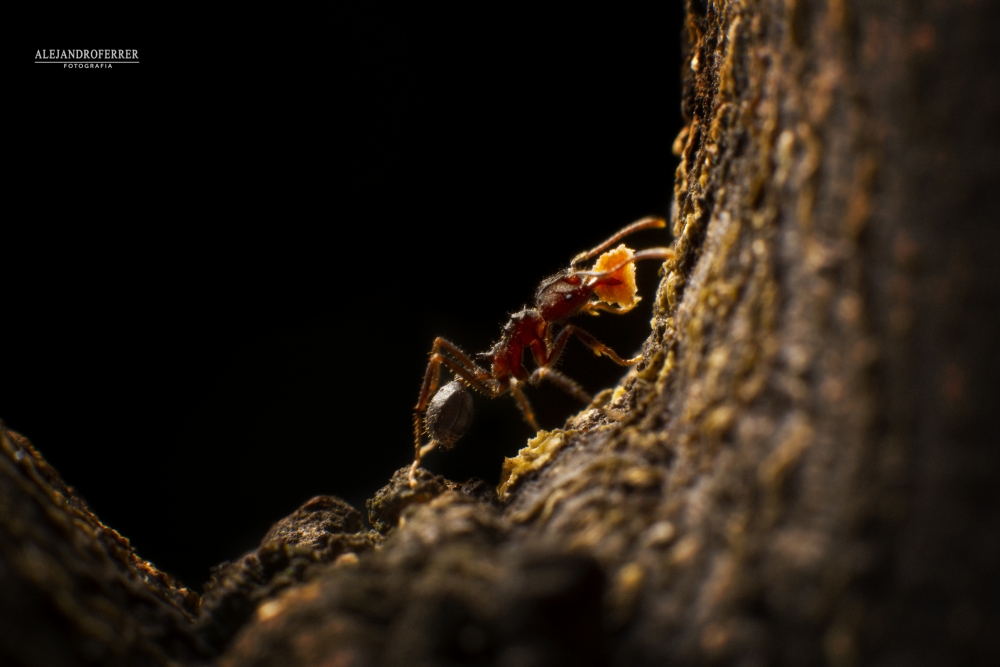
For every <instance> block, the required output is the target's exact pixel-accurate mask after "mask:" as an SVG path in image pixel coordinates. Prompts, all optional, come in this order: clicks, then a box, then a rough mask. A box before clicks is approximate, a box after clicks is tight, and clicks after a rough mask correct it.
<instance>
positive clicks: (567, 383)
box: [528, 366, 592, 403]
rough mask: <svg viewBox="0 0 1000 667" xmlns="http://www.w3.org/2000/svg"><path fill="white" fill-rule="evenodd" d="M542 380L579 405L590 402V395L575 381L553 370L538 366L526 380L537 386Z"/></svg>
mask: <svg viewBox="0 0 1000 667" xmlns="http://www.w3.org/2000/svg"><path fill="white" fill-rule="evenodd" d="M542 380H548V381H549V382H551V383H552V384H554V385H555V386H557V387H559V388H560V389H562V390H563V391H565V392H566V393H567V394H569V395H570V396H572V397H573V398H575V399H576V400H578V401H580V402H581V403H590V401H591V400H592V399H591V396H590V394H588V393H587V392H585V391H584V390H583V387H581V386H580V384H579V383H578V382H577V381H576V380H572V379H570V378H568V377H566V376H565V375H563V374H562V373H560V372H559V371H557V370H556V369H554V368H549V367H548V366H539V367H538V368H536V369H535V372H534V373H532V374H531V377H530V378H528V382H530V383H531V384H537V383H538V382H540V381H542Z"/></svg>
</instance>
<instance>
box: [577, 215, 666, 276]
mask: <svg viewBox="0 0 1000 667" xmlns="http://www.w3.org/2000/svg"><path fill="white" fill-rule="evenodd" d="M666 226H667V221H666V220H664V219H663V218H656V217H652V216H650V217H648V218H643V219H642V220H636V221H635V222H633V223H632V224H631V225H629V226H628V227H625V228H624V229H622V230H620V231H619V232H618V233H617V234H615V235H614V236H612V237H611V238H610V239H608V240H607V241H605V242H604V243H602V244H601V245H599V246H597V247H596V248H591V249H590V250H588V251H587V252H581V253H580V254H579V255H577V256H576V257H574V258H573V261H571V262H570V263H569V266H570V268H573V267H574V266H576V265H577V264H579V263H580V262H585V261H587V260H588V259H590V258H591V257H596V256H597V255H600V254H601V253H602V252H604V251H605V250H607V249H608V248H610V247H611V246H613V245H614V244H616V243H618V242H619V241H621V240H622V239H623V238H625V237H626V236H628V235H629V234H633V233H635V232H639V231H642V230H643V229H656V228H659V227H666ZM650 258H652V256H651V257H650ZM627 263H628V262H626V264H627ZM622 266H624V264H623V265H622ZM620 268H621V266H619V267H616V268H615V269H614V270H615V271H617V270H618V269H620ZM580 275H587V274H585V273H581V274H580Z"/></svg>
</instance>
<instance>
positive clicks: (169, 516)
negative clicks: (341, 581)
mask: <svg viewBox="0 0 1000 667" xmlns="http://www.w3.org/2000/svg"><path fill="white" fill-rule="evenodd" d="M682 13H683V9H682V7H681V6H680V5H678V6H677V7H675V8H670V9H669V10H660V11H659V12H656V13H630V14H615V15H609V14H607V13H600V14H598V13H594V14H578V15H568V14H561V15H551V16H541V15H510V14H500V13H498V14H495V15H493V14H487V13H479V14H475V15H472V14H468V15H461V14H452V13H449V14H444V13H441V14H434V13H428V12H423V11H417V10H412V11H409V12H408V13H404V12H401V11H399V10H389V9H379V8H377V7H372V8H368V9H364V10H360V9H359V10H352V11H340V10H338V11H335V12H331V13H327V14H324V15H312V14H309V15H306V14H302V15H295V16H288V15H282V16H280V17H279V16H274V15H252V16H240V17H235V16H224V17H219V16H207V17H206V16H197V17H183V18H181V17H176V16H164V17H162V18H161V20H160V21H152V22H151V21H149V20H146V19H144V20H141V21H140V20H136V21H134V22H128V21H124V20H123V19H121V17H119V20H118V21H116V22H115V23H114V24H113V25H114V27H113V28H109V27H108V26H109V25H111V24H108V23H101V21H99V20H97V19H95V18H94V17H93V16H89V17H88V20H87V21H84V22H80V23H76V22H75V21H74V20H73V19H72V18H70V17H62V19H61V20H60V22H58V23H53V22H52V21H51V20H50V18H47V17H40V18H39V19H38V20H36V21H35V22H34V23H32V24H31V25H30V29H29V30H28V31H27V33H28V35H29V38H26V39H25V41H26V42H28V43H26V45H25V49H24V52H25V54H26V55H25V61H26V62H25V66H26V67H29V68H31V69H29V70H28V72H27V75H28V78H29V79H30V83H29V88H30V89H29V90H28V91H26V92H25V94H24V95H23V96H21V97H19V99H20V100H21V102H22V103H21V104H20V105H19V108H20V110H21V117H22V122H21V123H20V125H19V127H18V129H17V131H18V134H19V136H20V137H22V138H23V139H25V140H26V141H27V143H28V145H30V146H31V148H30V150H29V151H27V152H26V153H25V154H24V155H23V156H21V157H20V158H19V161H18V162H17V165H18V168H19V174H18V175H17V176H15V178H14V181H13V183H12V184H11V185H12V188H11V191H12V201H11V204H12V206H11V209H10V210H11V211H13V213H12V214H8V215H5V218H6V222H4V223H3V227H2V229H3V231H2V236H0V263H2V266H0V275H2V276H3V279H2V285H3V286H2V297H3V305H2V317H3V324H2V327H0V337H2V338H0V353H2V358H0V419H3V420H4V422H5V423H6V424H7V425H8V426H9V427H10V428H13V429H15V430H17V431H19V432H21V433H23V434H25V435H26V436H28V437H29V438H30V439H31V440H32V442H33V443H34V444H35V445H36V446H37V447H38V448H39V449H40V450H41V451H42V453H43V454H44V455H45V456H46V457H47V458H48V460H49V461H50V462H51V463H52V464H53V465H54V466H55V467H56V468H57V469H58V470H59V471H60V472H61V474H62V475H63V477H64V478H65V479H66V481H67V482H68V483H69V484H71V485H73V486H74V487H75V488H76V489H77V490H78V491H79V493H80V494H81V495H82V496H83V497H84V498H86V499H87V501H88V502H89V503H90V505H91V507H92V509H93V510H94V511H95V512H96V513H97V514H98V515H99V516H100V517H101V519H102V520H104V521H105V522H106V523H108V524H109V525H111V526H112V527H114V528H116V529H118V530H119V531H120V532H121V533H122V534H124V535H126V536H127V537H129V538H130V539H131V540H132V542H133V544H134V546H135V547H136V549H137V550H138V552H139V554H140V555H141V556H142V557H144V558H147V559H149V560H151V561H153V562H154V563H155V564H156V565H157V566H158V567H160V568H162V569H164V570H166V571H168V572H170V573H172V574H175V575H177V576H179V577H180V578H181V579H182V580H183V581H184V582H185V583H187V584H188V585H193V586H195V587H199V586H200V584H201V583H202V582H203V581H205V580H206V579H207V577H208V571H209V567H210V566H212V565H214V564H217V563H219V562H220V561H223V560H226V559H232V558H235V557H238V556H239V555H240V554H242V553H243V552H245V551H247V550H250V549H252V548H253V547H255V546H256V544H257V542H258V541H259V540H260V538H261V537H262V536H263V534H264V532H265V531H266V530H267V528H268V527H269V526H270V524H271V523H272V522H273V521H275V520H277V519H279V518H281V517H283V516H285V515H287V514H288V513H290V512H291V511H292V510H294V509H295V508H296V507H297V506H299V505H300V504H301V503H302V502H304V501H305V500H307V499H308V498H310V497H312V496H313V495H316V494H335V495H339V496H342V497H344V498H345V499H347V500H349V501H350V502H352V503H353V504H355V506H357V507H359V509H363V504H364V499H365V498H368V497H371V495H372V494H373V493H374V492H375V491H376V490H377V489H378V488H379V487H381V486H382V485H384V484H385V483H386V481H387V480H388V478H389V476H390V475H391V474H392V472H393V471H394V470H396V469H398V468H400V467H402V466H404V465H407V464H408V463H409V462H410V461H411V460H412V446H413V445H412V429H411V419H412V407H413V404H414V403H415V401H416V398H417V391H418V389H419V384H420V381H421V378H422V374H423V372H424V368H425V365H426V363H427V354H428V351H429V349H430V345H431V342H432V341H433V338H434V336H436V335H441V336H445V337H447V338H448V339H450V340H452V341H454V342H455V343H457V344H459V345H461V346H462V347H463V348H464V349H466V350H467V351H469V352H479V351H485V350H487V349H488V348H489V347H490V346H491V345H492V343H493V342H494V341H495V339H496V338H497V336H498V334H499V330H500V326H501V325H502V324H503V323H504V322H505V321H506V319H507V316H508V315H509V314H510V313H512V312H514V311H515V310H517V309H519V308H520V307H522V306H523V305H525V304H526V303H528V302H529V300H530V299H531V297H532V294H533V292H534V288H535V286H536V285H537V284H538V282H539V281H540V280H541V279H542V278H543V277H545V276H546V275H548V274H551V273H553V272H555V271H557V270H559V269H560V268H563V267H564V266H565V265H566V264H567V263H568V260H569V259H570V258H571V257H572V256H573V255H574V254H576V253H577V252H579V251H580V250H583V249H586V248H588V247H591V246H593V245H595V244H596V243H598V242H600V241H601V240H603V239H604V238H605V237H607V236H608V235H610V234H611V233H613V232H614V231H616V230H617V229H618V228H620V227H622V226H623V225H625V224H627V223H629V222H631V221H632V220H635V219H637V218H639V217H642V216H644V215H650V214H659V215H666V214H667V213H668V208H669V200H670V193H671V188H672V180H673V171H674V168H675V166H676V164H677V162H676V159H675V158H674V156H673V155H672V154H671V152H670V147H671V144H672V142H673V139H674V137H675V136H676V134H677V132H678V131H679V130H680V128H681V125H682V122H681V115H680V83H679V72H680V67H681V64H680V40H679V34H680V26H681V16H682ZM97 26H103V27H102V28H98V27H97ZM97 41H101V42H102V43H106V42H110V44H107V46H110V47H113V48H138V49H139V50H140V61H141V64H140V65H136V66H127V67H126V66H119V67H117V68H115V69H114V70H110V71H109V70H82V71H81V70H63V69H62V68H61V67H60V66H58V65H34V64H33V63H32V64H29V63H28V62H27V61H29V60H31V59H33V56H34V52H35V50H36V49H39V48H100V47H99V46H98V45H96V44H91V46H88V45H87V44H88V43H91V42H97ZM669 240H670V239H669V235H668V234H667V233H666V232H665V231H654V232H645V233H643V234H641V235H636V237H634V239H633V241H634V244H633V245H635V246H639V247H648V246H654V245H665V244H667V243H668V242H669ZM639 272H640V283H641V284H640V289H641V294H642V295H643V296H644V297H646V300H645V302H644V303H643V304H642V305H641V306H640V308H638V309H637V310H636V311H635V312H633V313H632V314H630V315H628V316H623V317H621V318H616V317H614V316H610V315H609V316H606V317H602V318H596V319H595V318H588V319H587V320H586V325H587V328H588V329H589V330H591V331H592V332H593V333H594V334H596V335H597V336H598V337H599V338H600V339H601V340H603V341H604V342H606V343H608V344H609V345H611V346H612V347H614V348H615V349H616V350H617V351H618V352H619V353H621V354H622V355H627V354H632V353H634V352H635V351H636V350H637V349H638V348H639V346H640V345H641V343H642V341H643V340H644V338H645V337H646V335H647V334H648V321H649V316H650V309H651V301H652V298H651V297H652V295H653V290H654V287H655V284H656V280H657V277H656V275H655V274H656V270H655V267H654V266H652V264H646V265H642V266H640V269H639ZM561 368H562V370H564V371H565V372H566V373H567V374H569V375H571V376H572V377H574V378H576V379H578V380H580V381H581V382H582V383H583V384H584V385H585V387H586V388H587V389H588V390H590V391H591V392H594V391H597V390H599V389H601V388H603V387H605V386H609V385H611V384H612V383H614V382H615V381H616V380H617V378H619V377H620V376H621V375H622V373H623V370H622V369H621V368H619V367H617V366H615V365H614V364H612V363H610V362H609V361H607V360H606V359H597V358H595V357H594V356H593V355H592V354H590V353H589V352H586V351H584V350H583V349H582V346H580V345H578V344H577V343H573V342H571V343H570V345H569V347H568V351H567V354H566V355H565V357H564V360H563V362H562V363H561ZM529 397H530V398H531V400H532V402H533V404H534V406H535V408H536V410H537V412H538V416H539V420H540V422H541V423H542V426H543V427H548V428H551V427H555V426H559V425H561V423H562V421H563V420H564V419H565V418H566V417H567V416H568V415H570V414H572V413H573V412H575V411H576V410H577V409H578V406H577V405H576V404H574V402H573V401H572V400H571V399H569V398H567V397H565V396H563V395H562V394H560V393H559V392H558V391H556V390H552V389H548V388H538V389H529ZM476 410H477V417H476V422H475V424H474V426H473V429H472V431H470V433H469V434H468V435H467V436H466V437H465V439H463V441H462V442H460V443H459V444H458V446H457V447H456V449H455V450H453V451H451V452H449V453H439V452H436V453H434V454H432V455H430V456H428V457H427V459H426V466H427V467H428V468H430V469H431V470H433V471H435V472H439V473H441V474H445V475H447V476H449V477H451V478H453V479H456V480H463V479H466V478H468V477H471V476H480V477H483V478H485V479H487V480H488V481H489V482H490V483H495V482H496V481H497V480H498V477H499V472H500V466H501V463H502V460H503V457H505V456H512V455H514V454H515V453H516V451H517V450H518V449H519V448H520V447H522V446H524V443H525V440H526V438H527V437H529V436H530V435H531V432H530V430H529V428H528V427H527V425H526V424H524V422H523V421H522V420H521V418H520V416H519V413H518V411H517V409H516V407H515V406H514V404H513V401H512V400H510V399H509V398H506V397H504V398H501V399H497V400H495V401H490V400H488V399H486V398H482V397H477V398H476Z"/></svg>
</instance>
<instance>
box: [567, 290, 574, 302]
mask: <svg viewBox="0 0 1000 667" xmlns="http://www.w3.org/2000/svg"><path fill="white" fill-rule="evenodd" d="M566 300H567V301H572V300H573V295H572V294H570V293H569V292H567V293H566Z"/></svg>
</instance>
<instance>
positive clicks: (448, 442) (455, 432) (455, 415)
mask: <svg viewBox="0 0 1000 667" xmlns="http://www.w3.org/2000/svg"><path fill="white" fill-rule="evenodd" d="M472 415H473V411H472V396H470V395H469V392H468V391H466V389H465V385H464V384H462V383H461V382H459V381H458V380H452V381H451V382H449V383H448V384H446V385H444V386H443V387H441V388H440V389H438V391H437V393H436V394H434V398H432V399H431V402H430V403H429V404H428V405H427V412H426V414H425V415H424V427H425V428H426V429H427V434H428V435H430V436H431V439H433V440H436V441H437V443H438V444H439V445H441V446H442V447H444V448H445V449H451V448H452V447H453V446H454V445H455V443H456V442H458V440H459V438H461V437H462V436H463V435H465V433H466V432H467V431H468V430H469V427H470V426H471V425H472Z"/></svg>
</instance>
